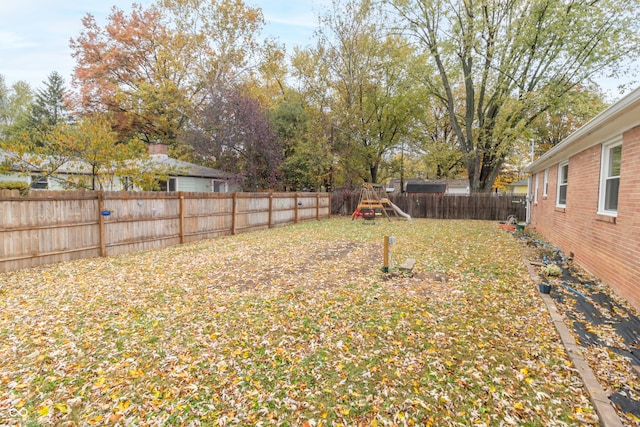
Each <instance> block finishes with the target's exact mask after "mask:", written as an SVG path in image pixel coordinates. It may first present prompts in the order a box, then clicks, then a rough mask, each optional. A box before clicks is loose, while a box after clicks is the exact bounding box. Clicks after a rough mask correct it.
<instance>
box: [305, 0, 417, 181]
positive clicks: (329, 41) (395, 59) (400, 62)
mask: <svg viewBox="0 0 640 427" xmlns="http://www.w3.org/2000/svg"><path fill="white" fill-rule="evenodd" d="M320 22H321V26H320V29H319V30H318V43H317V46H316V47H315V48H310V49H307V50H306V51H298V52H297V53H296V56H297V57H296V58H294V61H293V64H294V66H296V67H297V69H296V70H295V75H296V77H297V78H298V79H300V81H302V82H305V83H307V84H311V85H312V86H311V87H309V88H308V89H306V91H307V93H308V94H309V95H310V96H311V97H313V102H314V103H316V104H317V105H318V106H319V107H318V108H321V109H323V108H324V109H325V111H328V112H330V114H331V132H332V138H331V139H332V141H333V149H334V150H335V152H336V153H339V157H340V165H339V166H340V167H341V168H342V170H343V173H344V174H345V175H347V176H346V177H345V180H344V181H345V184H346V185H347V186H349V185H351V182H362V181H370V182H376V181H377V180H378V172H379V169H380V166H381V164H382V162H383V161H384V157H385V154H386V153H388V152H390V151H391V150H393V149H394V148H395V147H396V146H397V145H398V142H399V141H400V138H401V136H402V135H404V134H405V133H406V132H407V129H408V126H409V125H408V124H409V123H410V121H411V120H412V118H413V117H414V115H413V112H414V111H413V109H414V107H415V105H416V104H415V99H413V96H414V95H415V94H416V92H415V91H413V90H412V88H413V80H412V79H411V78H410V76H408V74H407V73H406V72H405V68H404V67H406V66H407V63H408V61H409V58H410V56H411V55H412V53H413V52H412V50H411V49H410V48H409V47H408V46H407V44H406V43H405V42H404V41H403V40H402V39H401V38H399V37H397V36H394V35H391V34H385V33H383V32H381V30H380V29H381V28H383V25H382V24H383V22H384V14H383V11H381V10H379V9H377V8H376V7H375V5H374V3H373V2H371V1H367V0H364V1H357V0H346V1H340V0H335V1H334V3H333V6H332V9H331V11H329V12H328V13H327V14H325V15H323V16H321V18H320ZM327 101H328V102H327ZM325 102H326V104H325V107H321V105H322V104H323V103H325Z"/></svg>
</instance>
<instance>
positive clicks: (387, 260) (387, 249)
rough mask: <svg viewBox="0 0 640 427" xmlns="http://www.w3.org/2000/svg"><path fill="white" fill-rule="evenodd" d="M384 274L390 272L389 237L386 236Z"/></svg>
mask: <svg viewBox="0 0 640 427" xmlns="http://www.w3.org/2000/svg"><path fill="white" fill-rule="evenodd" d="M382 258H383V259H382V272H383V273H388V272H389V236H384V250H383V255H382Z"/></svg>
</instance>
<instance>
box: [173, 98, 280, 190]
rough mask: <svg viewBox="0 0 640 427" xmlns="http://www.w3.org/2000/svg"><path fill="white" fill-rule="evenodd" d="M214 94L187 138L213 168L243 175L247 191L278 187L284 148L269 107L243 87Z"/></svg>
mask: <svg viewBox="0 0 640 427" xmlns="http://www.w3.org/2000/svg"><path fill="white" fill-rule="evenodd" d="M214 93H215V96H212V97H211V98H209V100H208V102H207V104H206V105H205V106H203V107H202V109H201V112H200V114H199V116H198V120H197V121H193V122H192V123H190V128H189V129H187V130H186V131H185V133H184V134H185V136H184V137H185V140H186V141H187V142H188V143H189V144H190V145H192V146H193V147H194V148H195V151H196V152H197V153H198V154H200V155H201V156H204V157H205V158H208V159H210V160H211V161H212V162H213V163H212V165H213V166H214V167H217V168H219V169H221V170H223V171H226V172H230V173H235V174H238V175H242V176H243V178H244V188H246V189H247V190H249V191H255V190H260V189H273V188H276V187H277V186H278V184H279V180H280V168H281V165H282V158H283V147H282V145H281V144H280V142H279V140H278V138H277V135H276V133H275V132H274V129H273V127H272V125H271V122H270V121H269V116H268V112H267V110H266V109H265V108H264V107H263V106H262V105H261V104H260V102H259V101H258V100H256V99H255V98H252V97H251V96H250V95H249V94H248V93H247V92H246V91H244V90H243V89H242V88H241V87H239V88H233V89H228V90H226V91H224V92H222V91H215V92H214Z"/></svg>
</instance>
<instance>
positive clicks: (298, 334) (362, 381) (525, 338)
mask: <svg viewBox="0 0 640 427" xmlns="http://www.w3.org/2000/svg"><path fill="white" fill-rule="evenodd" d="M384 235H393V236H395V238H396V243H395V245H393V246H392V260H393V262H394V263H395V265H398V264H400V263H401V262H402V261H403V260H404V258H405V257H412V258H415V259H416V260H417V263H416V267H415V269H414V273H415V274H414V275H413V276H412V277H404V276H402V275H399V274H389V275H383V274H382V272H381V268H380V267H381V266H382V241H383V236H384ZM0 419H2V420H4V422H5V423H8V424H9V425H44V426H48V425H113V424H119V425H282V426H301V425H302V426H307V427H308V426H321V425H335V426H339V425H343V426H347V425H348V426H357V425H371V426H374V425H379V426H382V425H397V426H404V425H435V426H444V425H504V424H513V425H525V426H528V425H531V426H553V425H584V424H597V416H596V415H595V412H594V409H593V407H592V406H591V404H590V402H589V399H588V397H587V394H586V392H585V390H584V389H583V386H582V382H581V381H580V378H579V376H578V375H577V373H576V372H575V370H574V369H573V367H572V366H571V365H570V362H569V361H568V359H567V357H566V355H565V352H564V349H563V347H562V345H561V343H560V341H559V338H558V337H557V335H556V331H555V328H554V326H553V325H552V324H551V322H550V318H549V316H548V314H547V312H546V310H545V307H544V304H543V303H542V301H541V299H540V298H539V297H538V295H537V290H536V288H535V287H534V285H533V284H532V283H531V282H530V280H529V278H528V276H527V271H526V268H525V267H524V266H523V263H522V256H521V252H520V247H519V244H518V242H517V241H516V239H513V237H512V236H511V235H510V234H507V233H504V232H502V231H500V230H499V229H498V228H497V227H496V224H494V223H489V222H472V221H430V220H414V221H411V222H404V221H393V222H387V221H382V220H378V221H376V224H374V225H371V224H367V225H365V224H363V223H362V222H361V221H350V220H348V219H333V220H327V221H322V222H308V223H303V224H298V225H296V226H290V227H286V228H278V229H273V230H266V231H263V232H256V233H251V234H242V235H238V236H233V237H226V238H220V239H216V240H209V241H204V242H199V243H195V244H190V245H184V246H179V247H173V248H169V249H165V250H159V251H150V252H143V253H137V254H130V255H125V256H119V257H114V258H107V259H93V260H83V261H78V262H71V263H65V264H59V265H54V266H48V267H44V268H39V269H33V270H24V271H20V272H15V273H9V274H4V275H0Z"/></svg>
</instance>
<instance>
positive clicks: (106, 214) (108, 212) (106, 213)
mask: <svg viewBox="0 0 640 427" xmlns="http://www.w3.org/2000/svg"><path fill="white" fill-rule="evenodd" d="M100 215H102V216H109V215H111V211H101V212H100Z"/></svg>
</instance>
